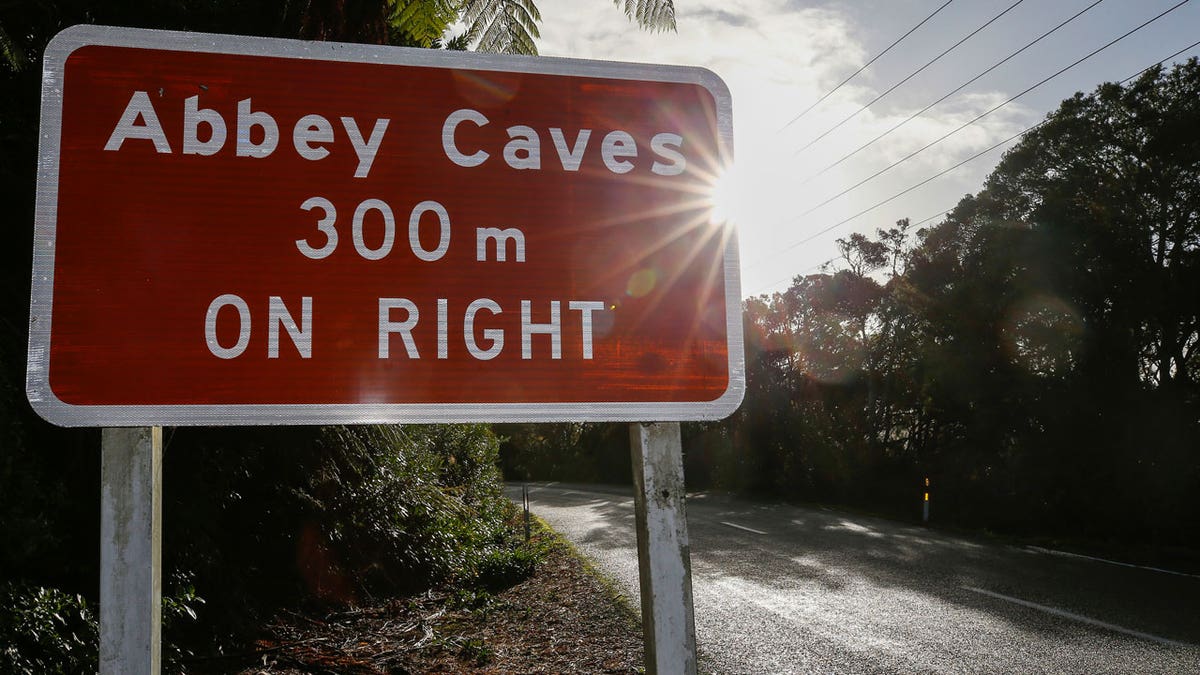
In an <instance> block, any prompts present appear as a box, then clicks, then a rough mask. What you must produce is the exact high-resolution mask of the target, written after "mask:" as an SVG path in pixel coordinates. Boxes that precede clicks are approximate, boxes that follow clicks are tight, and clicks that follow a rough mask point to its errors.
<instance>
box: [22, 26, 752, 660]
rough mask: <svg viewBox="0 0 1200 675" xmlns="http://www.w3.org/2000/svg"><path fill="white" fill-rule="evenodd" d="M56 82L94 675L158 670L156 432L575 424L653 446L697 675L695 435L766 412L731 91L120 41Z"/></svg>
mask: <svg viewBox="0 0 1200 675" xmlns="http://www.w3.org/2000/svg"><path fill="white" fill-rule="evenodd" d="M43 66H44V70H43V79H42V103H41V120H40V145H39V162H38V181H37V195H36V201H35V221H34V236H33V244H34V249H33V269H32V282H33V283H32V291H31V296H30V321H29V350H28V363H27V369H26V394H27V397H28V399H29V402H30V404H31V406H32V407H33V409H34V410H35V411H36V412H37V413H38V414H39V415H41V416H42V417H43V418H45V419H46V420H48V421H50V422H52V423H54V424H58V425H61V426H78V427H100V428H104V429H105V431H104V432H103V439H104V440H103V444H102V450H101V452H102V463H103V468H102V475H101V483H102V486H101V500H102V508H101V513H102V519H101V540H102V541H101V549H102V550H101V560H102V563H101V577H102V578H101V589H102V592H101V597H102V600H101V673H103V674H104V675H109V674H110V673H114V674H115V673H120V674H122V675H124V674H125V673H154V672H157V671H158V670H159V669H160V666H161V664H160V655H159V652H160V649H159V642H160V634H159V631H160V629H159V623H160V613H161V609H160V602H161V588H160V586H161V531H162V529H161V528H162V519H161V500H162V483H161V472H162V430H161V427H162V426H164V425H170V426H187V425H305V424H319V425H326V424H410V423H432V424H444V423H451V422H568V421H569V422H628V423H633V424H634V426H633V433H634V453H635V466H636V467H637V469H636V475H635V482H636V484H637V485H638V490H639V497H638V503H639V507H638V513H639V525H638V532H639V542H640V543H639V551H643V549H644V552H642V553H639V559H640V561H641V567H642V569H641V575H642V588H643V595H644V598H643V601H644V604H643V606H644V607H645V608H646V611H645V616H646V625H647V628H646V630H647V633H646V635H647V658H648V661H647V669H648V671H649V672H653V673H676V672H682V673H692V672H695V667H696V666H695V636H694V633H695V631H694V628H693V624H694V620H693V618H692V608H691V589H690V584H691V581H690V573H689V569H688V568H689V561H688V548H687V527H686V522H685V519H684V509H683V500H684V494H683V472H682V452H681V447H680V434H679V422H680V421H686V420H717V419H722V418H724V417H727V416H728V415H730V414H731V413H733V412H734V411H735V410H736V409H737V408H738V406H739V405H740V404H741V401H742V397H743V393H744V391H745V356H744V351H743V342H742V317H741V287H740V273H739V270H738V253H737V238H736V233H735V231H734V228H733V227H732V226H731V224H730V223H728V222H724V221H723V220H722V219H721V218H719V217H717V215H716V213H715V209H714V206H715V204H714V198H715V195H716V193H717V188H718V185H719V183H720V181H721V178H722V176H723V174H724V173H725V172H726V171H727V170H728V169H729V168H730V166H731V163H732V145H733V119H732V101H731V97H730V95H729V90H728V87H726V86H725V84H724V82H722V81H721V79H720V78H719V77H718V76H717V75H715V74H714V73H712V72H710V71H708V70H705V69H702V68H693V67H681V66H661V65H646V64H633V63H616V62H604V61H584V60H576V59H556V58H549V57H539V58H529V57H515V56H508V55H496V54H476V53H459V52H445V51H442V50H428V49H407V48H398V47H384V46H375V45H356V44H337V43H325V42H304V41H299V40H280V39H273V38H252V37H243V36H231V35H209V34H200V33H181V32H170V31H156V30H141V29H131V28H115V27H105V26H75V27H71V28H68V29H66V30H64V31H63V32H61V33H59V34H58V35H57V36H55V38H54V39H53V40H52V41H51V42H50V43H49V45H47V48H46V52H45V55H44V58H43ZM168 366H169V367H168ZM131 372H154V373H156V377H155V378H154V380H153V386H152V387H147V386H146V385H145V384H144V383H143V382H142V381H141V380H139V379H137V378H130V377H128V373H131ZM649 659H653V662H651V661H650V660H649Z"/></svg>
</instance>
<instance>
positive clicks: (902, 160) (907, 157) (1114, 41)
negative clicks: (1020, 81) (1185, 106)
mask: <svg viewBox="0 0 1200 675" xmlns="http://www.w3.org/2000/svg"><path fill="white" fill-rule="evenodd" d="M1188 2H1191V0H1180V2H1178V3H1176V4H1175V5H1173V6H1171V7H1169V8H1167V9H1166V10H1164V11H1162V12H1160V13H1159V14H1158V15H1156V16H1154V17H1153V18H1151V19H1148V20H1147V21H1145V22H1143V23H1142V24H1140V25H1138V26H1137V27H1136V28H1133V29H1131V30H1129V31H1128V32H1126V33H1125V34H1123V35H1121V36H1120V37H1117V38H1114V39H1112V40H1110V41H1109V42H1108V43H1107V44H1105V45H1103V46H1102V47H1098V48H1096V49H1094V50H1092V51H1091V52H1090V53H1089V54H1087V55H1086V56H1083V57H1081V58H1079V59H1077V60H1076V61H1075V62H1073V63H1071V64H1070V65H1068V66H1065V67H1063V68H1061V69H1059V70H1058V71H1057V72H1055V73H1054V74H1053V75H1050V76H1048V77H1046V78H1044V79H1042V80H1041V81H1039V82H1038V83H1037V84H1034V85H1031V86H1030V87H1028V88H1026V89H1025V90H1024V91H1022V92H1021V93H1019V94H1016V95H1015V96H1012V97H1010V98H1008V99H1007V100H1005V101H1004V102H1002V103H999V104H998V105H996V106H993V107H992V108H990V109H988V110H987V111H985V112H983V113H980V114H979V115H977V116H976V117H974V118H973V119H971V120H969V121H967V122H964V123H963V124H961V125H959V126H958V127H956V128H954V129H952V130H951V131H949V132H947V133H945V134H943V135H942V136H941V137H939V138H938V139H936V140H934V141H931V142H929V143H927V144H926V145H924V146H922V147H920V148H918V149H916V150H914V151H912V152H910V153H909V154H907V155H905V156H904V157H901V158H900V159H898V160H896V161H895V162H892V163H891V164H889V165H887V166H885V167H884V168H882V169H880V170H878V171H876V172H875V173H873V174H871V175H870V176H867V177H866V178H864V179H862V180H860V181H858V182H857V183H855V184H854V185H851V186H850V187H848V188H846V189H844V190H842V191H841V192H838V193H837V194H835V195H833V196H832V197H829V198H828V199H825V200H824V201H822V202H820V203H818V204H815V205H813V206H811V207H809V208H808V209H807V210H805V211H803V212H801V213H799V214H797V215H796V218H802V217H804V216H806V215H808V214H810V213H812V212H813V211H816V210H817V209H819V208H821V207H822V206H825V205H826V204H829V203H830V202H832V201H834V200H835V199H838V198H839V197H843V196H845V195H846V194H848V193H850V192H853V191H854V190H856V189H858V188H859V187H862V186H863V185H864V184H866V183H868V182H870V181H872V180H874V179H876V178H878V177H879V176H882V175H883V174H885V173H887V172H888V171H891V170H892V169H894V168H896V167H897V166H900V165H901V164H903V163H905V162H907V161H908V160H910V159H912V158H913V157H916V156H917V155H919V154H921V153H922V152H925V151H926V150H928V149H929V148H932V147H933V146H935V145H937V144H939V143H941V142H942V141H944V140H946V139H948V138H950V137H951V136H954V135H955V134H957V133H959V132H960V131H962V130H963V129H966V128H967V127H969V126H971V125H972V124H975V123H976V122H978V121H979V120H981V119H983V118H985V117H987V116H988V115H991V114H992V113H994V112H996V111H997V110H999V109H1001V108H1003V107H1004V106H1006V105H1008V104H1009V103H1012V102H1013V101H1016V100H1017V99H1019V98H1021V97H1022V96H1025V95H1026V94H1028V93H1030V92H1031V91H1033V90H1035V89H1037V88H1038V87H1040V86H1042V85H1044V84H1046V83H1047V82H1049V81H1050V80H1053V79H1054V78H1056V77H1058V76H1059V75H1062V74H1063V73H1065V72H1067V71H1068V70H1071V69H1072V68H1074V67H1075V66H1078V65H1079V64H1081V63H1083V62H1084V61H1087V60H1088V59H1090V58H1092V57H1093V56H1095V55H1097V54H1099V53H1100V52H1102V51H1104V50H1106V49H1108V48H1109V47H1112V46H1113V45H1115V44H1117V43H1118V42H1120V41H1121V40H1124V39H1125V38H1127V37H1129V36H1130V35H1133V34H1134V33H1136V32H1138V31H1140V30H1142V29H1143V28H1145V27H1146V26H1149V25H1150V24H1152V23H1154V22H1155V21H1158V20H1159V19H1161V18H1163V17H1164V16H1166V15H1168V14H1170V13H1171V12H1174V11H1175V10H1177V9H1179V8H1180V7H1182V6H1184V5H1186V4H1187V3H1188Z"/></svg>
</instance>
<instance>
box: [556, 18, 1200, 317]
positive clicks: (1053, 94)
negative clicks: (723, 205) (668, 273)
mask: <svg viewBox="0 0 1200 675" xmlns="http://www.w3.org/2000/svg"><path fill="white" fill-rule="evenodd" d="M1093 2H1095V0H1023V1H1021V2H1019V3H1018V2H1017V0H952V1H951V2H950V3H949V4H948V5H946V6H945V7H944V8H943V9H941V10H940V11H938V12H937V13H936V14H935V15H934V16H933V17H932V18H930V19H929V20H928V21H927V22H926V23H924V24H923V25H922V26H921V27H920V28H918V29H917V30H916V31H915V32H913V33H912V34H911V35H909V36H908V37H907V38H905V39H904V40H902V41H901V42H900V43H899V44H897V45H896V46H895V47H893V48H892V49H891V50H890V51H888V52H887V53H886V54H884V55H883V56H882V57H881V58H879V59H878V60H877V61H875V62H874V63H873V64H872V65H871V66H870V67H869V68H867V69H865V70H863V71H862V72H861V73H860V74H859V75H857V76H856V77H854V78H853V79H851V80H850V81H849V83H847V84H846V85H845V86H843V87H841V88H840V89H838V90H837V91H836V92H835V93H834V94H833V95H832V96H829V97H828V98H827V99H825V100H824V101H823V102H821V104H820V105H818V106H816V107H815V108H812V109H811V110H810V111H809V112H807V113H805V114H803V115H801V113H802V112H803V111H805V109H806V108H809V107H810V106H811V105H812V104H813V103H814V102H816V101H817V100H818V99H820V98H821V97H822V95H824V94H826V93H828V92H829V91H831V90H832V89H834V87H835V86H836V85H838V84H839V83H840V82H842V81H843V80H845V79H846V78H847V77H849V76H850V75H851V74H852V73H854V72H855V71H856V70H858V69H859V68H860V67H861V66H862V65H864V64H865V63H867V62H868V61H869V60H871V58H872V57H874V56H876V55H877V54H879V53H880V52H882V51H883V50H884V49H885V48H887V47H888V45H890V44H891V43H892V42H894V41H895V40H896V39H897V38H899V37H901V36H902V35H904V33H906V32H908V31H909V29H911V28H913V27H914V26H916V25H917V24H918V23H920V22H921V21H922V19H925V18H926V17H928V16H929V15H930V14H933V13H934V11H935V10H937V9H938V8H939V7H940V6H942V5H943V4H945V0H905V1H899V0H840V1H839V0H830V1H828V2H813V1H808V0H725V1H719V0H675V5H676V16H677V24H678V30H677V31H676V32H665V33H652V32H647V31H640V30H638V29H637V28H636V26H634V25H633V24H632V23H630V22H629V20H628V19H627V18H626V17H625V15H624V14H623V13H622V12H621V11H620V9H619V8H618V7H616V6H614V4H613V3H612V2H609V0H537V6H538V8H539V9H540V10H541V13H542V17H543V22H542V25H541V38H540V39H539V40H538V49H539V51H540V52H541V54H542V55H544V56H564V57H572V58H585V59H603V60H610V61H633V62H640V63H652V64H673V65H689V66H702V67H705V68H708V69H710V70H712V71H713V72H715V73H716V74H717V75H719V76H720V77H721V78H722V79H723V80H724V81H725V83H726V84H727V85H728V86H729V89H730V92H731V94H732V97H733V117H734V146H735V150H734V154H735V157H736V159H735V169H734V172H733V174H732V176H731V178H730V180H731V185H732V190H733V191H734V193H735V194H736V197H737V202H738V203H737V206H736V208H735V209H734V213H735V217H736V225H737V231H738V240H739V247H740V257H741V275H742V277H741V280H742V295H743V296H744V297H750V296H754V295H759V294H763V293H771V292H775V291H781V290H784V289H785V288H786V287H787V286H788V285H789V284H790V282H791V279H792V278H793V277H794V276H795V275H797V274H806V273H813V272H816V271H818V270H819V269H820V268H821V266H822V264H823V263H826V262H828V261H830V260H834V259H836V258H837V257H838V249H837V245H836V240H837V239H838V238H845V237H848V236H849V235H850V234H851V233H853V232H864V233H867V234H873V233H874V232H875V230H876V229H877V228H886V227H891V226H893V225H894V224H895V222H896V221H897V220H899V219H901V218H909V219H910V220H911V221H912V222H913V223H914V224H917V223H918V222H919V221H927V222H925V223H923V224H924V225H930V224H934V223H936V222H938V220H939V216H940V215H941V214H942V213H943V212H944V211H946V210H947V209H949V208H951V207H952V206H954V204H955V203H957V201H958V200H959V199H960V198H961V197H962V196H964V195H966V194H971V193H975V192H978V191H979V189H980V188H981V187H982V185H983V181H984V179H985V178H986V176H987V174H988V173H989V172H990V171H991V169H992V168H993V167H994V166H995V165H996V163H997V162H998V161H999V159H1000V157H1001V156H1002V153H1003V151H1004V150H1005V149H1006V148H1008V147H1011V145H1012V143H1009V144H1005V145H1003V146H1001V147H999V148H997V149H995V150H993V151H991V152H988V153H986V154H984V155H982V156H980V157H978V158H977V159H974V160H972V161H970V162H967V163H966V164H963V165H962V166H961V167H959V168H958V169H955V170H954V171H951V172H949V173H947V174H945V175H944V176H942V177H940V178H936V179H934V180H931V181H929V182H928V183H926V184H924V185H922V186H920V187H915V188H914V189H912V190H911V191H909V192H907V193H906V194H904V195H901V196H899V197H896V195H898V194H899V193H901V192H903V191H905V190H907V189H909V188H911V187H913V186H915V185H917V184H918V183H920V182H922V181H924V180H926V179H928V178H930V177H931V176H934V175H935V174H937V173H939V172H942V171H944V170H946V169H948V168H950V167H952V166H954V165H955V164H958V163H959V162H961V161H963V160H966V159H967V158H969V157H971V156H972V155H975V154H977V153H979V152H981V151H983V150H985V149H987V148H989V147H991V146H993V145H995V144H997V143H1000V142H1001V141H1004V140H1005V139H1008V138H1010V137H1012V136H1014V135H1015V134H1018V133H1019V132H1021V131H1022V130H1024V129H1026V128H1028V127H1029V126H1031V125H1034V124H1036V123H1037V122H1039V121H1040V120H1041V119H1043V118H1044V117H1045V115H1046V114H1047V113H1049V112H1051V111H1053V110H1054V109H1055V108H1056V107H1057V106H1058V104H1059V103H1060V102H1061V101H1062V100H1063V99H1065V98H1068V97H1070V96H1072V95H1074V94H1075V93H1076V92H1080V91H1082V92H1090V91H1092V90H1094V89H1095V88H1096V86H1097V85H1099V84H1100V83H1102V82H1106V81H1120V80H1123V79H1125V78H1127V77H1129V76H1131V75H1133V74H1135V73H1137V72H1139V71H1140V70H1142V69H1143V68H1146V67H1148V66H1150V65H1152V64H1154V63H1156V62H1158V61H1160V60H1162V59H1166V58H1167V57H1168V56H1170V55H1171V54H1173V53H1175V52H1176V51H1178V50H1180V49H1183V48H1184V47H1186V46H1188V45H1190V44H1192V43H1193V42H1196V41H1197V40H1200V30H1198V29H1200V0H1191V1H1187V2H1185V3H1184V4H1183V5H1182V6H1181V7H1179V8H1178V9H1175V10H1174V11H1172V12H1170V13H1169V14H1167V15H1165V16H1164V17H1162V18H1161V19H1159V20H1157V21H1155V22H1154V23H1151V24H1150V25H1148V26H1146V27H1144V28H1142V29H1141V30H1139V31H1137V32H1136V33H1133V34H1132V35H1129V36H1128V37H1125V38H1124V39H1122V40H1120V41H1119V42H1117V43H1116V44H1114V45H1112V46H1111V47H1108V48H1107V49H1105V50H1103V51H1101V52H1100V53H1098V54H1096V55H1095V56H1093V57H1091V58H1089V59H1087V60H1086V61H1084V62H1083V63H1081V64H1079V65H1077V66H1075V67H1073V68H1071V69H1070V70H1068V71H1066V72H1065V73H1063V74H1061V75H1058V76H1057V77H1055V78H1053V79H1051V80H1050V81H1048V82H1046V83H1045V84H1043V85H1041V86H1039V87H1037V88H1036V89H1034V90H1032V91H1030V92H1029V93H1027V94H1024V95H1022V96H1020V97H1019V98H1017V99H1016V100H1014V101H1012V102H1011V103H1007V104H1006V105H1004V106H1003V107H1001V108H999V109H997V110H996V111H995V112H992V113H990V114H988V115H987V116H986V117H984V118H982V119H980V120H979V121H978V122H975V123H973V124H971V125H969V126H967V127H965V128H964V129H963V130H962V131H960V132H957V133H955V134H954V135H953V136H950V137H949V138H947V139H946V140H945V141H942V142H940V143H938V144H937V145H934V146H932V147H930V148H929V149H928V150H924V151H923V152H921V153H919V154H917V155H915V156H914V157H912V158H911V159H909V160H907V161H905V162H904V163H902V164H900V165H898V166H896V167H895V168H893V169H890V170H888V171H886V172H885V173H883V174H881V175H880V176H878V177H876V178H874V179H871V180H869V181H867V182H865V183H863V184H862V185H861V186H859V187H857V188H854V189H852V190H850V191H849V192H847V193H846V194H844V195H841V196H838V195H839V193H841V192H843V191H845V190H847V189H848V188H851V187H853V186H854V185H855V184H857V183H859V182H860V181H862V180H863V179H866V178H868V177H870V176H871V175H872V174H874V173H876V172H878V171H880V170H881V169H884V168H886V167H888V166H889V165H891V164H892V163H894V162H896V161H897V160H900V159H902V158H904V157H905V156H906V155H909V154H910V153H912V152H913V151H915V150H918V149H920V148H922V147H923V146H925V145H926V144H928V143H930V142H932V141H934V140H936V139H938V138H939V137H941V136H943V135H944V134H946V133H948V132H950V131H953V130H954V129H956V128H958V127H959V126H961V125H963V124H964V123H966V122H968V121H970V120H972V119H973V118H975V117H977V116H979V115H980V114H982V113H984V112H986V111H988V110H990V109H991V108H993V107H995V106H997V105H1000V104H1002V103H1004V102H1005V101H1007V100H1008V99H1010V98H1012V97H1013V96H1016V95H1018V94H1020V93H1021V92H1023V91H1024V90H1026V89H1027V88H1029V87H1031V86H1033V85H1035V84H1037V83H1038V82H1040V81H1042V80H1043V79H1045V78H1047V77H1050V76H1052V75H1054V74H1055V73H1056V72H1057V71H1059V70H1060V69H1062V68H1064V67H1066V66H1068V65H1070V64H1072V63H1073V62H1075V61H1076V60H1078V59H1080V58H1083V57H1084V56H1087V55H1088V54H1089V53H1091V52H1092V51H1094V50H1096V49H1098V48H1100V47H1103V46H1104V45H1105V44H1107V43H1109V42H1110V41H1112V40H1114V39H1116V38H1118V37H1120V36H1122V35H1123V34H1125V33H1126V32H1128V31H1130V30H1131V29H1133V28H1135V27H1137V26H1139V25H1140V24H1142V23H1143V22H1145V21H1147V20H1149V19H1151V18H1153V17H1155V16H1156V15H1158V14H1160V13H1161V12H1163V11H1165V10H1168V9H1169V8H1171V7H1173V6H1174V5H1176V4H1178V3H1179V2H1180V0H1101V1H1100V2H1099V3H1098V4H1097V5H1096V6H1094V7H1092V8H1090V9H1088V10H1087V11H1086V12H1084V13H1083V14H1081V15H1080V16H1079V17H1078V18H1076V19H1074V20H1073V21H1071V22H1070V23H1068V24H1066V25H1065V26H1063V27H1062V28H1060V29H1058V30H1057V31H1055V32H1054V33H1052V34H1050V35H1048V36H1047V37H1045V38H1044V39H1042V40H1041V41H1040V42H1038V43H1037V44H1035V45H1033V46H1032V47H1029V48H1028V49H1026V50H1025V51H1024V52H1022V53H1021V54H1019V55H1017V56H1015V57H1013V58H1012V59H1011V60H1009V61H1007V62H1006V63H1004V64H1003V65H1001V66H999V67H997V68H996V69H995V70H993V71H991V72H989V73H988V74H987V75H985V76H984V77H981V78H980V79H978V80H977V81H976V82H974V83H973V84H971V85H970V86H968V87H966V88H964V89H962V91H960V92H958V93H957V94H955V95H953V96H951V97H949V98H947V99H946V100H945V101H943V102H942V103H940V104H938V105H937V106H934V107H933V108H931V109H930V110H929V111H928V112H926V113H924V114H922V115H920V116H919V117H917V118H915V119H913V120H912V121H911V122H908V123H906V124H904V125H903V126H901V127H899V128H898V129H896V130H895V131H894V132H892V133H890V134H889V135H887V136H886V137H884V138H883V139H881V140H879V141H877V142H875V143H873V144H871V145H869V146H867V147H866V148H865V149H863V150H861V151H860V152H858V153H857V154H855V155H854V156H853V157H851V158H850V159H847V160H845V161H843V162H841V163H840V164H838V165H837V166H834V167H833V168H832V169H828V170H826V168H827V167H828V166H829V165H831V164H833V163H834V162H836V161H838V160H839V159H841V158H842V157H844V156H845V155H847V154H848V153H850V152H852V151H854V150H856V149H858V148H859V147H861V146H862V145H864V144H865V143H867V142H868V141H871V140H872V139H874V138H875V137H877V136H879V135H880V134H882V133H884V132H886V131H888V130H889V129H891V128H892V127H893V126H895V125H896V124H898V123H900V122H902V121H903V120H905V119H906V118H908V117H909V116H911V115H913V114H914V113H916V112H918V111H920V110H921V109H922V108H924V107H925V106H926V105H928V104H930V103H932V102H934V101H936V100H937V99H939V98H941V97H942V96H944V95H945V94H948V93H949V92H951V91H952V90H954V89H956V88H957V87H959V86H960V85H962V84H964V83H965V82H967V81H969V80H971V79H972V78H974V77H975V76H976V75H979V74H980V73H982V72H983V71H984V70H986V69H988V68H989V67H991V66H993V65H994V64H996V63H997V62H999V61H1001V60H1002V59H1004V58H1005V57H1008V56H1009V55H1010V54H1012V53H1013V52H1015V51H1017V50H1018V49H1020V48H1022V47H1024V46H1025V45H1026V44H1027V43H1029V42H1031V41H1033V40H1034V39H1035V38H1037V37H1038V36H1040V35H1042V34H1043V33H1045V32H1047V31H1049V30H1050V29H1051V28H1054V27H1055V26H1057V25H1058V24H1059V23H1061V22H1063V21H1065V20H1066V19H1068V18H1070V17H1072V16H1073V15H1075V14H1076V13H1078V12H1080V11H1081V10H1084V9H1085V8H1087V7H1088V6H1089V5H1091V4H1092V3H1093ZM1014 3H1017V4H1016V6H1015V7H1012V5H1014ZM1010 7H1011V9H1009V8H1010ZM1005 10H1008V11H1007V12H1006V13H1004V14H1003V15H1002V16H1000V17H999V18H998V19H995V20H994V21H993V22H992V23H990V24H989V25H988V26H987V27H986V28H984V29H983V30H981V31H979V32H978V33H976V34H975V35H974V36H972V37H970V38H969V39H967V40H966V41H965V42H963V43H962V44H961V45H959V46H957V47H955V48H954V49H953V50H952V51H950V52H949V53H948V54H946V56H944V57H942V58H941V59H939V60H937V61H936V62H934V63H933V64H932V65H929V66H928V67H927V68H925V69H924V70H922V71H921V72H919V73H918V74H916V75H915V76H913V77H912V78H911V79H909V80H908V81H906V82H904V84H902V85H900V86H899V87H896V88H895V89H894V90H893V91H891V92H890V93H887V94H886V95H885V96H883V97H882V98H880V99H879V100H878V101H877V102H875V103H874V104H872V105H871V106H870V107H868V108H867V109H866V110H863V111H862V112H858V111H859V110H860V109H862V108H863V106H864V105H866V104H867V103H868V102H870V101H872V100H873V99H875V98H877V97H878V96H879V95H880V94H883V93H884V92H886V91H887V90H888V89H889V88H892V87H893V86H894V85H896V84H897V83H899V82H900V81H901V80H904V79H905V78H906V77H908V76H909V75H911V74H913V73H914V72H915V71H917V70H918V69H920V68H921V67H922V66H924V65H925V64H927V63H928V62H930V61H931V60H933V59H934V58H935V57H937V56H938V55H939V54H941V53H942V52H944V51H945V50H947V49H949V48H951V47H952V46H953V45H954V44H955V43H956V42H958V41H959V40H961V39H963V38H964V37H966V36H967V35H968V34H970V33H971V32H972V31H974V30H976V29H977V28H979V27H980V26H982V25H983V24H985V23H986V22H988V21H989V20H990V19H993V17H996V16H997V15H1000V14H1001V13H1002V12H1005ZM1196 55H1200V47H1193V48H1191V49H1189V50H1187V51H1185V52H1183V53H1182V54H1180V55H1179V56H1177V57H1175V58H1174V59H1172V60H1173V61H1180V60H1183V59H1186V58H1188V57H1189V56H1196ZM855 113H857V114H855ZM851 115H854V116H853V117H850V116H851ZM847 117H850V119H849V121H846V122H844V123H842V124H841V126H839V127H838V128H837V129H835V130H833V131H831V132H829V133H828V134H827V135H824V136H823V137H822V138H820V140H817V141H816V142H812V141H813V140H814V139H816V138H817V137H819V136H821V135H822V134H825V133H826V132H827V131H829V129H831V128H833V127H834V126H835V125H837V124H839V123H841V122H842V121H843V120H845V119H846V118H847ZM1013 142H1014V143H1015V141H1013ZM810 143H811V144H810ZM805 146H808V147H805ZM821 171H824V172H823V173H821V174H820V175H817V174H818V172H821ZM893 197H895V198H894V199H893ZM880 203H883V204H882V205H880V206H876V205H878V204H880ZM872 207H875V208H872ZM864 212H865V213H864ZM858 214H862V215H858ZM843 221H846V222H843Z"/></svg>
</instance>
